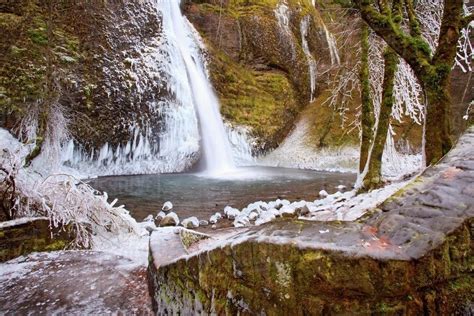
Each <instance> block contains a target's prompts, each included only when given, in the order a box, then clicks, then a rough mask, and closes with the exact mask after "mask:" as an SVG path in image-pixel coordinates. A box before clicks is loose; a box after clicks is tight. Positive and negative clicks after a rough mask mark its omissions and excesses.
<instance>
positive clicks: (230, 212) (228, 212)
mask: <svg viewBox="0 0 474 316" xmlns="http://www.w3.org/2000/svg"><path fill="white" fill-rule="evenodd" d="M224 215H225V216H226V217H227V218H228V219H230V220H232V219H235V218H236V217H237V216H239V215H240V211H239V210H238V209H236V208H233V207H231V206H226V207H225V208H224Z"/></svg>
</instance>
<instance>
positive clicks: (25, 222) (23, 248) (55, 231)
mask: <svg viewBox="0 0 474 316" xmlns="http://www.w3.org/2000/svg"><path fill="white" fill-rule="evenodd" d="M50 225H51V223H50V221H49V220H48V219H47V218H30V219H19V220H16V221H10V222H2V223H0V262H4V261H7V260H10V259H13V258H16V257H18V256H21V255H26V254H29V253H31V252H38V251H54V250H62V249H65V248H67V247H68V245H69V244H71V243H72V242H73V240H74V237H75V236H74V235H73V234H70V233H68V231H67V229H64V228H63V227H50Z"/></svg>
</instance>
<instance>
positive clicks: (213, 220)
mask: <svg viewBox="0 0 474 316" xmlns="http://www.w3.org/2000/svg"><path fill="white" fill-rule="evenodd" d="M221 218H222V215H221V213H219V212H217V213H216V214H214V215H212V216H211V218H210V219H209V223H211V224H216V223H217V222H218V221H219V220H220V219H221Z"/></svg>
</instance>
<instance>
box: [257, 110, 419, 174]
mask: <svg viewBox="0 0 474 316" xmlns="http://www.w3.org/2000/svg"><path fill="white" fill-rule="evenodd" d="M310 124H311V122H309V120H308V119H307V118H305V117H302V118H301V119H300V120H299V121H298V123H297V124H296V127H295V129H294V130H293V131H292V132H291V133H290V134H289V135H288V137H287V138H286V139H285V140H284V141H283V143H282V144H281V145H280V146H279V147H278V148H277V149H275V150H274V151H272V152H270V153H269V154H267V155H266V156H264V157H261V158H260V159H258V161H257V163H258V164H260V165H264V166H272V167H284V168H299V169H312V170H320V171H340V172H357V170H358V164H359V148H358V147H347V146H346V147H339V148H323V149H319V148H315V146H314V145H312V144H311V141H310ZM421 166H422V159H421V155H408V154H401V153H398V152H397V151H396V150H395V148H394V146H393V143H392V138H391V137H388V140H387V146H386V149H385V152H384V155H383V164H382V173H383V175H384V176H385V177H387V178H390V179H399V178H401V177H402V176H403V175H407V174H413V173H417V172H418V171H420V169H421Z"/></svg>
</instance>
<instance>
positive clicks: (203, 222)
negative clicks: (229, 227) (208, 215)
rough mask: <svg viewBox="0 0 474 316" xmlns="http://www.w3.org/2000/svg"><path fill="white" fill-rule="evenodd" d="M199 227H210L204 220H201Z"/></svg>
mask: <svg viewBox="0 0 474 316" xmlns="http://www.w3.org/2000/svg"><path fill="white" fill-rule="evenodd" d="M199 226H209V222H208V221H206V220H204V219H201V220H200V221H199Z"/></svg>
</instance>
